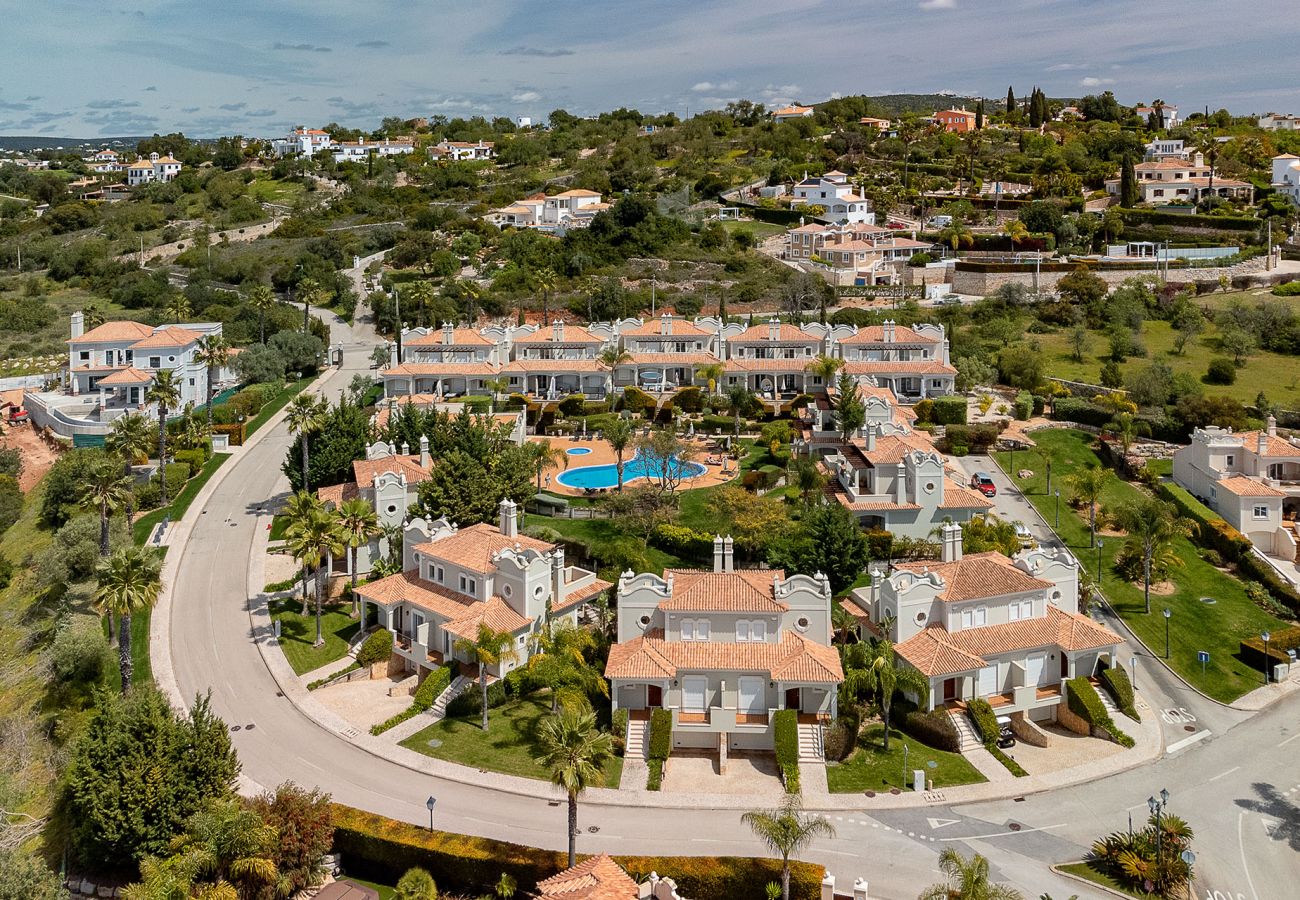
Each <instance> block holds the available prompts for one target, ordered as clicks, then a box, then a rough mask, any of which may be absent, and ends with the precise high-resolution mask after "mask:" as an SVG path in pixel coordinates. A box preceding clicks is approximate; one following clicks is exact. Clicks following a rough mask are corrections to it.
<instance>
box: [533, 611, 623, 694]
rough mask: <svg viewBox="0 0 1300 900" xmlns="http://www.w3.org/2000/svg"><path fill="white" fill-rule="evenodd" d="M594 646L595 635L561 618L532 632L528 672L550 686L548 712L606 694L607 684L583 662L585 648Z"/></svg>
mask: <svg viewBox="0 0 1300 900" xmlns="http://www.w3.org/2000/svg"><path fill="white" fill-rule="evenodd" d="M595 649H596V638H595V636H594V635H593V634H592V633H591V632H590V631H588V630H587V629H585V628H579V627H578V626H577V625H574V624H573V623H572V622H571V621H568V620H564V621H562V622H560V624H558V625H556V626H554V627H552V626H551V624H550V622H549V620H548V621H547V624H546V627H545V628H543V629H542V630H541V631H539V632H537V633H536V634H535V635H533V652H532V655H530V656H529V658H528V669H529V671H532V672H535V673H537V675H538V679H539V680H540V681H541V682H542V683H543V684H546V685H548V686H549V687H550V689H551V712H552V713H554V712H558V711H559V709H560V707H561V706H564V707H566V708H568V707H570V706H578V707H581V706H585V705H587V697H588V696H590V695H591V694H594V693H599V694H602V695H604V696H606V697H608V696H609V683H608V682H607V681H605V679H604V677H602V676H601V674H600V672H599V671H597V670H596V669H595V668H594V667H593V666H592V665H591V664H590V663H589V662H587V653H588V651H593V650H595Z"/></svg>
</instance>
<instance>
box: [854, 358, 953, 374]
mask: <svg viewBox="0 0 1300 900" xmlns="http://www.w3.org/2000/svg"><path fill="white" fill-rule="evenodd" d="M840 371H842V372H848V373H849V374H850V375H956V374H957V370H956V369H954V368H953V367H952V366H950V365H947V364H946V363H941V362H938V361H937V360H933V359H889V360H883V359H878V360H869V359H850V360H849V361H848V362H846V363H845V364H844V368H843V369H841V370H840Z"/></svg>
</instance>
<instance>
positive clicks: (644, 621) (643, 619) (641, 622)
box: [636, 616, 650, 628]
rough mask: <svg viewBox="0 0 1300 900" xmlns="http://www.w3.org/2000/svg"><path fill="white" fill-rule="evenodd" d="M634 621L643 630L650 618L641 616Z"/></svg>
mask: <svg viewBox="0 0 1300 900" xmlns="http://www.w3.org/2000/svg"><path fill="white" fill-rule="evenodd" d="M636 621H637V624H638V625H640V626H641V627H642V628H645V627H646V626H647V625H649V624H650V617H649V616H642V617H641V618H639V619H637V620H636Z"/></svg>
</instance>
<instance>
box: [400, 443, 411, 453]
mask: <svg viewBox="0 0 1300 900" xmlns="http://www.w3.org/2000/svg"><path fill="white" fill-rule="evenodd" d="M402 455H403V456H410V455H411V445H410V444H408V443H406V441H402Z"/></svg>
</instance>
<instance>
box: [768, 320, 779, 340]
mask: <svg viewBox="0 0 1300 900" xmlns="http://www.w3.org/2000/svg"><path fill="white" fill-rule="evenodd" d="M767 339H768V340H769V341H779V340H780V339H781V323H780V322H779V321H778V320H777V318H776V316H773V317H772V318H770V319H768V320H767Z"/></svg>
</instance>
